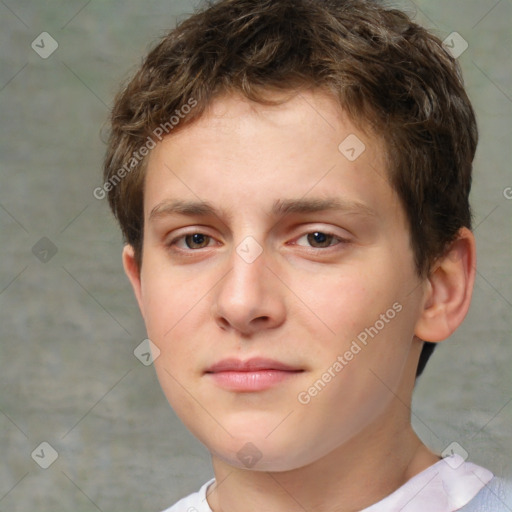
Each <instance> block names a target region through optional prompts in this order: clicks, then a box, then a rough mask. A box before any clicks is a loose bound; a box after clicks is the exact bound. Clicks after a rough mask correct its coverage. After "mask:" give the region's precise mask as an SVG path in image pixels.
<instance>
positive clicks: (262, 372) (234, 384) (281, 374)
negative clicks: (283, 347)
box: [205, 358, 304, 392]
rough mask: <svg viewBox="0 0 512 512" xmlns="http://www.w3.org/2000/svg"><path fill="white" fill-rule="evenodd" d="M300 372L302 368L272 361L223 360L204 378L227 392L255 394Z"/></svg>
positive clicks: (257, 359)
mask: <svg viewBox="0 0 512 512" xmlns="http://www.w3.org/2000/svg"><path fill="white" fill-rule="evenodd" d="M302 372H304V369H302V368H297V367H293V366H290V365H287V364H284V363H282V362H280V361H275V360H272V359H263V358H253V359H249V360H247V361H241V360H239V359H223V360H222V361H219V362H218V363H215V364H214V365H212V366H210V367H209V368H208V369H207V370H206V371H205V376H207V377H208V378H210V379H212V380H213V382H214V383H215V384H217V385H218V386H220V387H222V388H224V389H227V390H229V391H238V392H255V391H264V390H265V389H269V388H271V387H273V386H275V385H277V384H279V383H282V382H283V381H285V380H288V379H291V378H293V377H295V376H296V375H298V374H300V373H302Z"/></svg>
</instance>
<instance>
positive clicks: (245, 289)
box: [225, 235, 268, 306]
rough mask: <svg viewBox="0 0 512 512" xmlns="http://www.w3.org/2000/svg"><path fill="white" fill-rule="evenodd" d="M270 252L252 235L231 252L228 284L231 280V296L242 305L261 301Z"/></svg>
mask: <svg viewBox="0 0 512 512" xmlns="http://www.w3.org/2000/svg"><path fill="white" fill-rule="evenodd" d="M267 257H268V254H266V253H265V251H264V250H263V246H262V245H261V244H260V243H259V242H258V241H257V240H256V238H255V237H253V236H252V235H248V236H245V237H244V238H243V239H242V241H241V242H239V243H238V244H237V245H235V246H234V247H233V250H232V252H231V254H230V261H229V265H230V268H231V272H230V273H229V274H228V276H226V277H227V282H226V283H225V284H226V285H227V284H228V282H229V286H228V287H229V296H230V297H231V300H232V301H233V302H235V303H239V304H240V305H245V306H249V305H250V303H251V302H256V301H260V303H261V298H262V297H261V293H262V291H263V288H262V284H263V283H264V274H265V272H268V270H266V268H265V266H266V261H267Z"/></svg>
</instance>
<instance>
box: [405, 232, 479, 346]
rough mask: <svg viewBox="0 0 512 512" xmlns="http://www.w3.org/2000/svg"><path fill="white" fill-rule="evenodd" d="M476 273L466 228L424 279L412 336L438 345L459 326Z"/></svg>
mask: <svg viewBox="0 0 512 512" xmlns="http://www.w3.org/2000/svg"><path fill="white" fill-rule="evenodd" d="M475 272H476V249H475V237H474V236H473V233H472V232H471V231H470V230H469V229H467V228H461V229H460V230H459V233H458V236H457V239H456V240H455V241H454V242H453V243H452V244H451V245H450V248H449V250H448V251H447V252H446V253H445V255H443V256H442V257H441V258H440V259H439V260H438V261H437V262H436V264H435V265H434V268H433V270H432V272H431V273H430V276H429V277H428V279H427V283H426V285H427V286H426V291H425V297H424V299H425V300H424V303H423V309H422V311H421V315H420V318H419V319H418V322H417V323H416V329H415V331H414V334H415V335H416V336H417V337H418V338H420V339H422V340H424V341H432V342H437V341H442V340H444V339H446V338H448V337H449V336H450V335H451V334H452V333H453V332H454V331H455V330H456V329H457V328H458V327H459V325H460V324H461V323H462V321H463V320H464V317H465V316H466V313H467V312H468V309H469V305H470V302H471V296H472V294H473V284H474V282H475Z"/></svg>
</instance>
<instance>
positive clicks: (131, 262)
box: [122, 244, 144, 317]
mask: <svg viewBox="0 0 512 512" xmlns="http://www.w3.org/2000/svg"><path fill="white" fill-rule="evenodd" d="M122 257H123V267H124V271H125V273H126V275H127V276H128V279H129V280H130V283H131V285H132V288H133V292H134V293H135V298H136V299H137V303H138V304H139V309H140V312H141V314H142V316H143V317H144V307H143V301H142V287H141V275H140V274H141V273H140V268H139V264H138V263H137V260H136V258H135V251H134V249H133V247H132V246H131V245H129V244H127V245H125V246H124V248H123V256H122Z"/></svg>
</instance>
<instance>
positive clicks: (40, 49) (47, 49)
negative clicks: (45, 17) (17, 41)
mask: <svg viewBox="0 0 512 512" xmlns="http://www.w3.org/2000/svg"><path fill="white" fill-rule="evenodd" d="M30 46H31V48H32V50H34V51H35V52H36V53H37V54H38V55H39V57H41V58H42V59H47V58H48V57H49V56H50V55H51V54H52V53H53V52H54V51H55V50H56V49H57V48H58V47H59V43H57V41H56V40H55V39H54V38H53V37H52V36H51V35H50V34H48V32H41V33H40V34H39V35H38V36H37V37H36V38H35V39H34V40H33V41H32V44H31V45H30Z"/></svg>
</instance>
